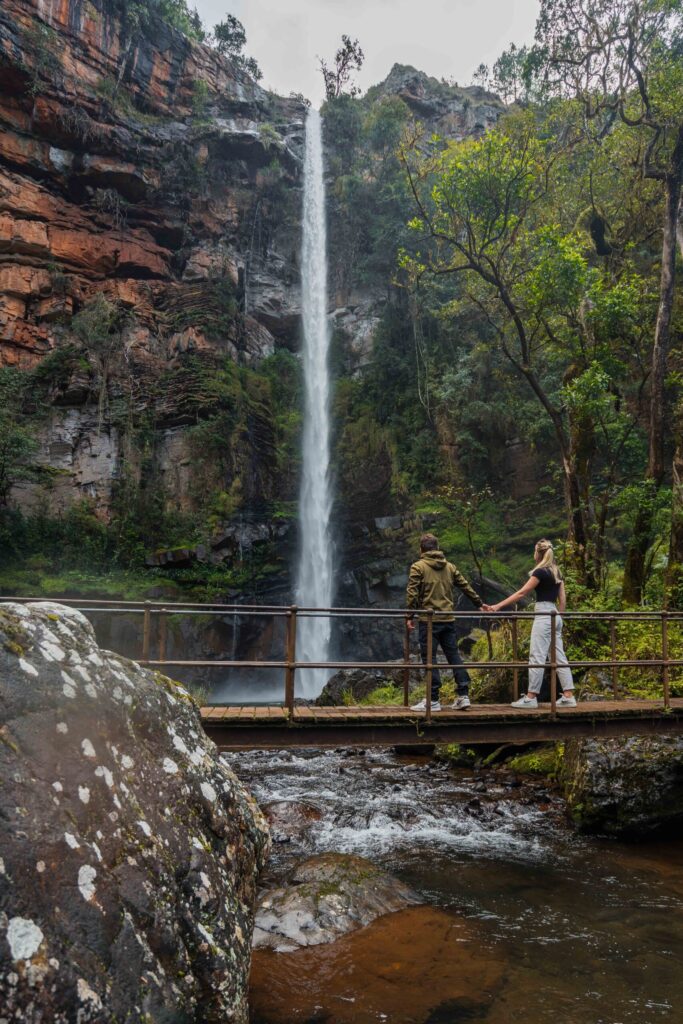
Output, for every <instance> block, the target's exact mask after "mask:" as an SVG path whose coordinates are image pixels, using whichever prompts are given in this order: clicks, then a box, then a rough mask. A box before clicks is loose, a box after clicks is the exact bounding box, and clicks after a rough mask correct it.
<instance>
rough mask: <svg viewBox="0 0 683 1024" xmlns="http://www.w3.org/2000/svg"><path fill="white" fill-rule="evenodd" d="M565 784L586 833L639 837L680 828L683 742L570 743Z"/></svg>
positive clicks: (648, 739) (653, 739)
mask: <svg viewBox="0 0 683 1024" xmlns="http://www.w3.org/2000/svg"><path fill="white" fill-rule="evenodd" d="M563 779H564V784H565V795H566V798H567V804H568V808H569V813H570V815H571V818H572V820H573V821H574V822H575V824H576V825H577V826H578V827H579V828H580V829H581V830H582V831H585V832H602V833H608V834H610V835H642V834H646V833H651V832H656V831H658V832H662V831H674V830H677V829H680V828H681V825H683V737H681V736H665V737H661V738H656V737H650V736H632V737H630V738H628V739H623V740H621V739H614V740H612V739H610V740H594V739H586V740H571V741H569V742H568V743H567V744H566V745H565V754H564V767H563Z"/></svg>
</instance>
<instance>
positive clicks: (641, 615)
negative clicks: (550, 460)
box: [0, 595, 683, 721]
mask: <svg viewBox="0 0 683 1024" xmlns="http://www.w3.org/2000/svg"><path fill="white" fill-rule="evenodd" d="M0 602H15V603H20V604H33V603H43V604H44V603H47V604H64V605H67V606H70V607H73V608H75V609H77V610H79V611H81V612H86V613H90V614H96V613H106V614H115V613H122V614H141V615H142V616H143V630H142V657H141V658H140V662H141V663H142V664H146V665H151V666H155V667H156V666H159V667H161V666H175V667H187V668H189V667H194V668H208V667H212V668H219V667H223V668H225V667H231V668H249V669H284V670H285V677H284V678H285V694H284V703H285V706H286V707H288V708H289V709H290V710H292V709H293V708H294V702H295V697H294V681H295V675H296V672H297V671H300V670H304V671H305V670H308V669H325V668H327V669H331V670H334V671H339V670H340V669H348V670H354V669H368V670H373V669H374V670H383V671H387V672H388V671H397V670H401V671H402V673H403V700H404V704H405V705H406V706H407V704H408V700H409V683H410V673H411V672H414V671H424V672H425V680H426V682H425V687H426V689H425V704H426V718H427V721H430V720H431V677H432V672H433V671H434V670H435V669H436V668H437V667H440V666H441V667H442V666H443V663H440V662H436V661H434V657H433V647H432V639H433V625H434V621H436V622H437V623H438V622H443V621H446V619H445V617H446V616H447V619H448V620H450V621H453V620H456V621H457V620H470V621H471V620H472V619H478V620H482V619H483V620H486V621H493V622H496V621H498V622H501V623H502V622H505V621H510V622H511V623H512V646H513V659H512V660H511V661H510V660H506V661H494V660H490V661H463V662H460V665H461V667H462V668H464V669H473V670H475V671H485V670H488V669H499V668H509V669H512V671H513V679H514V683H513V686H514V695H515V697H517V696H518V688H519V671H520V670H521V669H526V668H546V667H548V666H549V667H550V673H551V688H550V689H551V710H552V712H553V714H554V713H555V700H556V680H557V670H558V668H561V667H563V666H568V667H569V668H570V669H571V668H607V669H611V671H612V688H613V691H614V695H615V696H618V670H619V668H633V667H641V668H658V669H660V670H661V674H662V690H663V703H664V707H665V708H669V707H670V706H671V692H670V690H671V686H670V669H671V668H679V667H683V658H671V657H670V655H669V639H670V637H669V632H668V629H669V623H670V622H671V621H672V620H683V610H669V609H638V610H635V611H597V612H596V611H575V612H562V613H561V617H562V619H572V620H588V621H591V620H595V621H604V622H607V623H609V627H610V644H611V653H612V658H610V659H604V660H582V661H579V660H576V661H574V660H571V659H567V660H566V661H563V662H562V663H558V660H557V651H556V643H555V637H556V634H555V628H554V623H555V621H556V620H557V616H558V615H560V612H558V611H557V609H550V610H539V611H534V610H525V611H516V610H508V609H505V610H504V611H498V612H486V611H483V610H482V609H480V608H473V609H472V610H468V611H452V612H437V611H435V610H434V609H431V608H420V609H414V608H376V609H372V608H358V607H353V608H346V607H337V608H308V607H301V608H299V607H297V606H295V605H289V606H288V605H246V604H224V603H221V602H206V603H204V602H193V601H190V602H180V601H147V600H137V601H129V600H122V601H116V600H111V599H100V598H85V599H83V598H62V597H55V596H53V595H51V596H48V597H41V596H39V597H17V596H9V597H0ZM170 615H182V616H190V615H204V616H213V617H217V618H221V617H224V616H228V615H229V616H233V617H234V616H237V615H243V616H247V617H249V616H252V617H257V616H258V617H263V616H269V617H272V618H284V619H286V620H287V621H286V651H285V657H284V659H282V660H272V661H246V660H245V661H237V660H228V661H225V660H219V659H206V660H182V659H174V658H168V657H167V656H166V645H167V622H168V616H170ZM538 615H547V616H549V617H550V619H551V623H553V626H551V643H550V652H549V653H550V660H549V662H547V663H545V664H540V663H538V664H536V663H530V662H529V661H522V660H520V659H519V650H518V640H519V637H518V631H517V623H518V621H519V620H528V619H534V618H535V617H536V616H538ZM324 616H325V617H329V618H340V617H352V618H353V617H355V618H381V619H394V620H403V623H404V643H403V660H398V661H390V662H388V661H362V662H350V661H324V662H302V661H298V660H297V657H296V635H297V621H298V619H299V618H301V617H324ZM153 617H156V618H157V621H158V627H157V628H156V629H153V628H152V620H153ZM413 618H418V619H419V620H420V621H421V622H422V623H424V624H426V626H427V637H426V658H425V661H424V662H422V661H420V662H412V661H411V660H410V631H409V629H408V622H409V619H413ZM634 621H636V622H652V621H654V622H657V621H659V622H660V623H661V651H662V653H661V657H659V658H642V659H640V658H639V659H623V660H620V659H618V658H616V656H615V655H616V624H617V623H618V622H634ZM153 633H156V644H157V647H158V651H159V658H156V659H155V658H154V657H152V656H151V654H152V640H153V636H152V634H153ZM446 664H448V662H446Z"/></svg>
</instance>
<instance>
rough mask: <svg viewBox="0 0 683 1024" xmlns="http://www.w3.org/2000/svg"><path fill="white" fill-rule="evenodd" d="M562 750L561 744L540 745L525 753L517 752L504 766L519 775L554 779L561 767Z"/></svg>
mask: <svg viewBox="0 0 683 1024" xmlns="http://www.w3.org/2000/svg"><path fill="white" fill-rule="evenodd" d="M563 756H564V751H563V747H562V744H557V745H556V744H554V743H553V744H552V745H551V746H548V747H540V748H538V749H536V750H532V751H529V752H527V753H525V754H518V755H517V757H513V758H511V759H510V760H509V761H507V762H506V766H507V767H508V768H510V769H511V770H512V771H514V772H519V774H520V775H541V776H543V777H545V778H548V779H556V778H557V777H558V775H559V773H560V771H561V768H562V760H563Z"/></svg>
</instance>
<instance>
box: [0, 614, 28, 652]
mask: <svg viewBox="0 0 683 1024" xmlns="http://www.w3.org/2000/svg"><path fill="white" fill-rule="evenodd" d="M0 632H2V633H3V634H4V635H3V638H2V646H3V647H4V649H5V650H6V651H7V652H8V653H9V654H14V655H16V657H17V658H21V657H23V655H24V654H25V653H26V651H27V650H28V649H29V648H30V647H31V637H30V636H29V634H28V633H27V632H26V630H25V629H24V627H23V625H22V622H21V619H19V618H18V617H17V616H16V615H12V614H11V613H10V612H7V611H2V610H0Z"/></svg>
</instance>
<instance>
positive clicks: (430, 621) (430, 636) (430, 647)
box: [426, 608, 434, 722]
mask: <svg viewBox="0 0 683 1024" xmlns="http://www.w3.org/2000/svg"><path fill="white" fill-rule="evenodd" d="M433 626H434V609H433V608H428V609H427V664H428V665H429V668H428V669H427V693H426V700H427V709H426V710H427V721H428V722H431V720H432V677H433V675H434V669H433V668H432V658H433V656H434V633H433Z"/></svg>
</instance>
